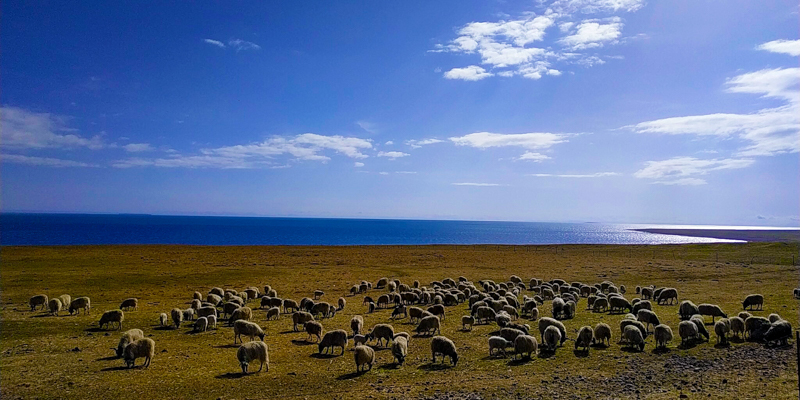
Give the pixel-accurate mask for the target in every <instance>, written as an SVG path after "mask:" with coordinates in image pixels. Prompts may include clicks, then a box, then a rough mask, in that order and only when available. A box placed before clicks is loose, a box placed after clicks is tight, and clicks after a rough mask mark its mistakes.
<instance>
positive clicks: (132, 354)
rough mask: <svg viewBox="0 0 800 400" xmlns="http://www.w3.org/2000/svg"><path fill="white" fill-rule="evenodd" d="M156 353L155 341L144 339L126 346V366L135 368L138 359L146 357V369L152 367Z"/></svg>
mask: <svg viewBox="0 0 800 400" xmlns="http://www.w3.org/2000/svg"><path fill="white" fill-rule="evenodd" d="M117 311H118V310H117ZM155 353H156V342H154V341H153V339H150V338H144V339H139V340H137V341H134V342H131V343H130V344H128V345H127V346H125V351H124V352H123V358H124V359H125V365H127V366H128V368H133V367H135V366H136V359H137V358H141V357H144V367H145V368H147V367H149V366H150V360H152V358H153V355H154V354H155Z"/></svg>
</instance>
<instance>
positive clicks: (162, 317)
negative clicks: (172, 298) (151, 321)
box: [158, 313, 169, 326]
mask: <svg viewBox="0 0 800 400" xmlns="http://www.w3.org/2000/svg"><path fill="white" fill-rule="evenodd" d="M158 325H159V326H167V325H169V316H168V315H167V313H161V314H159V316H158Z"/></svg>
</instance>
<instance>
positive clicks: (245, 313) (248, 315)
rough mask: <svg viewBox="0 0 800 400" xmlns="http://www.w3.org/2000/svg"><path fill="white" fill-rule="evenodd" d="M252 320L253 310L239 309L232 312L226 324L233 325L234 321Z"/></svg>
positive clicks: (245, 307) (248, 308)
mask: <svg viewBox="0 0 800 400" xmlns="http://www.w3.org/2000/svg"><path fill="white" fill-rule="evenodd" d="M252 319H253V309H252V308H250V307H247V306H244V307H239V308H237V309H236V310H234V311H233V313H232V314H231V316H230V317H229V318H228V324H229V325H230V324H233V323H234V322H236V321H239V320H244V321H250V320H252Z"/></svg>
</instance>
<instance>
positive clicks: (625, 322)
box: [619, 319, 647, 341]
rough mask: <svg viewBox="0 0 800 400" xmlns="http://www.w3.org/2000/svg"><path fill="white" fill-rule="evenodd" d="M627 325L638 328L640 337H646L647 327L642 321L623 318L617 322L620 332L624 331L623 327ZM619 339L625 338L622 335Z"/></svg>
mask: <svg viewBox="0 0 800 400" xmlns="http://www.w3.org/2000/svg"><path fill="white" fill-rule="evenodd" d="M628 326H633V327H636V329H638V330H639V332H641V333H642V338H646V337H647V328H645V326H644V324H643V323H641V322H639V321H636V320H632V319H623V320H622V321H620V322H619V330H620V331H622V332H624V331H625V328H626V327H628ZM621 340H622V341H624V340H625V338H624V337H623V338H621Z"/></svg>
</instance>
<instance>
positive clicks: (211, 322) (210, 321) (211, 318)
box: [204, 315, 217, 329]
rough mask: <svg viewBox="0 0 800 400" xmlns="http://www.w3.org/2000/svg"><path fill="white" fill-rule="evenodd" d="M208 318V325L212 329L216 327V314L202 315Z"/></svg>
mask: <svg viewBox="0 0 800 400" xmlns="http://www.w3.org/2000/svg"><path fill="white" fill-rule="evenodd" d="M204 318H205V319H207V320H208V327H209V328H212V329H217V316H216V315H209V316H207V317H204Z"/></svg>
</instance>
